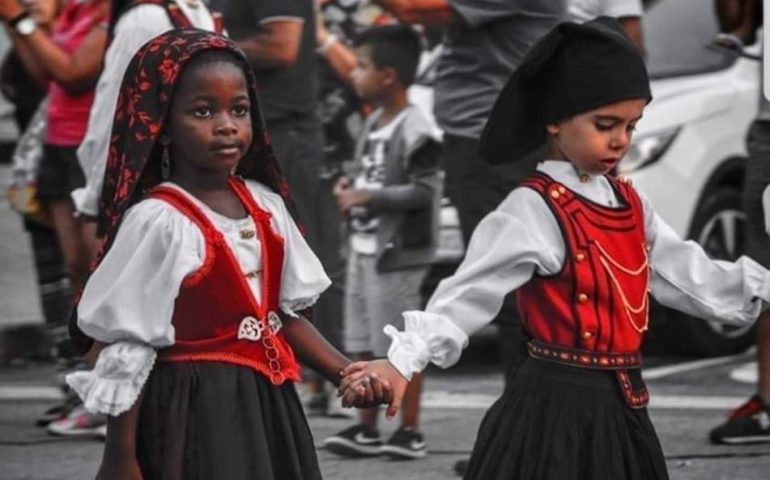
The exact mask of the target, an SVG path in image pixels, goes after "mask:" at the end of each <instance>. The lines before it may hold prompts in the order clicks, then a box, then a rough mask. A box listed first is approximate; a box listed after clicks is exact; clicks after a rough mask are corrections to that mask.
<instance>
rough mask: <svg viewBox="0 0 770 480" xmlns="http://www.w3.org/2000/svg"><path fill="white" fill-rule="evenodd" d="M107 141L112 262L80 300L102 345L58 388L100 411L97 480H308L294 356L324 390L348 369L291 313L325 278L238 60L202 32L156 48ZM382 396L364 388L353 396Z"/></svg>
mask: <svg viewBox="0 0 770 480" xmlns="http://www.w3.org/2000/svg"><path fill="white" fill-rule="evenodd" d="M137 86H139V87H140V88H137ZM112 132H113V134H112V135H111V138H112V141H111V144H110V150H109V152H110V155H109V158H108V160H107V170H106V173H107V174H106V177H105V185H104V189H103V196H104V197H105V198H107V199H110V201H109V202H106V203H105V205H107V206H106V208H104V209H103V210H102V211H101V212H100V213H101V215H102V216H103V217H104V220H105V222H106V225H107V232H106V235H107V236H106V243H105V245H106V252H105V254H104V256H103V257H102V258H101V260H100V263H99V264H98V266H97V268H96V269H95V270H94V272H93V274H92V276H91V277H90V279H89V281H88V284H87V286H86V289H85V290H84V292H83V296H82V298H81V300H80V302H79V304H78V306H77V316H78V326H79V328H81V329H82V330H83V332H84V333H85V334H86V335H88V336H90V337H91V338H93V339H94V340H95V341H96V342H97V346H98V347H99V348H101V347H104V348H103V349H101V350H100V353H99V356H98V360H97V362H96V366H95V368H94V369H93V370H92V371H90V372H78V373H75V374H72V375H70V376H69V377H68V381H69V382H70V384H71V385H72V387H73V388H74V389H75V390H76V391H77V392H78V393H79V394H80V395H81V398H83V399H84V403H85V405H86V406H87V407H88V408H90V409H92V410H97V411H100V412H102V413H105V414H108V415H110V417H109V423H108V428H107V440H106V444H105V449H104V454H103V456H102V463H101V467H100V470H99V474H98V476H97V478H100V479H105V480H106V479H109V480H113V479H123V478H132V479H134V478H148V479H156V478H165V479H178V480H182V479H190V478H212V479H213V478H217V479H219V478H222V479H228V480H229V479H232V480H246V479H253V478H260V479H264V480H270V479H275V480H291V479H295V480H309V479H320V478H321V474H320V471H319V468H318V460H317V458H316V452H315V447H314V444H313V439H312V435H311V432H310V429H309V427H308V424H307V421H306V419H305V417H304V415H303V412H302V407H301V405H300V402H299V399H298V397H297V394H296V391H295V389H294V386H293V384H292V382H294V381H297V380H298V379H299V373H300V372H299V366H298V364H297V362H296V359H295V356H294V351H296V352H297V354H298V355H299V356H300V357H301V358H302V359H303V360H305V361H306V362H308V364H310V365H312V366H313V367H315V368H317V369H319V370H320V371H322V372H323V374H324V375H325V376H326V377H327V378H329V379H330V380H332V381H334V382H335V383H337V382H338V381H339V378H340V377H339V372H340V370H341V369H342V368H343V367H344V366H346V365H347V364H349V363H350V362H349V360H347V359H346V358H345V357H343V356H342V355H341V354H340V353H339V352H338V351H336V350H335V349H334V348H333V347H331V346H330V345H329V344H328V343H327V342H326V341H324V339H323V337H321V336H320V335H319V334H318V332H317V331H316V330H315V329H314V328H313V326H312V324H310V323H309V322H308V321H307V320H306V319H305V318H304V317H302V316H300V315H299V314H298V313H296V312H298V311H299V310H301V309H304V308H307V307H308V306H310V305H312V304H313V302H315V300H316V299H317V298H318V297H319V295H320V294H321V292H322V291H323V290H324V289H325V288H326V287H328V285H329V283H330V282H329V279H328V278H327V276H326V274H325V273H324V271H323V269H322V267H321V264H320V262H319V261H318V259H317V258H316V257H315V256H314V255H313V252H312V251H311V250H310V248H309V247H308V245H307V243H306V242H305V240H304V239H303V237H302V235H301V234H300V232H299V229H298V227H297V225H296V224H295V223H294V220H293V218H292V216H291V214H290V213H289V212H290V207H291V200H290V198H289V189H288V186H287V185H286V181H285V179H284V178H283V176H282V174H281V171H280V168H279V167H278V165H277V162H276V157H275V154H274V152H273V150H272V147H271V146H270V143H269V136H268V133H267V131H266V130H265V127H264V124H263V120H262V112H261V108H260V104H259V101H258V96H257V84H256V80H255V76H254V73H253V71H252V70H251V68H250V67H249V64H248V62H247V59H246V57H245V56H244V54H243V52H242V51H241V50H240V49H238V47H237V46H236V45H235V44H234V43H233V42H231V41H229V40H227V39H226V38H225V37H222V36H220V35H217V34H214V33H210V32H205V31H202V30H192V29H188V30H171V31H169V32H166V33H164V34H162V35H160V36H159V37H156V38H155V39H154V40H152V41H151V42H150V43H148V44H146V45H145V46H144V47H142V49H140V50H139V51H138V52H137V53H136V55H135V56H134V58H133V60H132V61H131V63H130V64H129V66H128V69H127V70H126V74H125V76H124V80H123V83H122V86H121V95H120V100H119V102H118V105H117V107H116V112H115V119H114V122H113V131H112ZM386 397H387V389H386V390H385V391H383V389H382V385H381V384H380V383H379V382H377V381H376V380H375V381H374V383H369V385H368V386H367V387H366V388H365V389H363V390H362V391H361V396H360V398H359V399H358V400H359V402H360V403H361V404H362V405H363V404H366V403H367V402H368V403H371V402H374V401H378V400H381V399H383V398H386ZM140 411H141V415H140Z"/></svg>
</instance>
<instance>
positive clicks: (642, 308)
mask: <svg viewBox="0 0 770 480" xmlns="http://www.w3.org/2000/svg"><path fill="white" fill-rule="evenodd" d="M594 244H595V245H596V247H597V248H598V249H599V252H600V255H599V261H600V262H601V264H602V266H604V269H605V270H606V271H607V274H608V275H609V276H610V280H611V281H612V283H613V285H615V289H616V290H617V291H618V295H620V300H621V301H622V302H623V308H624V310H625V312H626V318H627V319H628V322H629V323H630V324H631V326H632V327H634V330H636V331H637V332H638V333H642V332H644V331H645V330H647V329H648V327H649V324H650V314H649V311H647V306H648V298H647V296H648V295H647V291H648V290H649V287H650V276H649V274H648V275H647V277H646V278H645V281H644V295H643V296H642V303H641V305H639V306H638V307H634V306H632V305H631V303H630V302H629V301H628V298H627V297H626V292H625V291H624V290H623V287H622V286H621V285H620V282H619V281H618V279H617V277H615V273H614V272H613V271H612V269H611V268H610V265H609V264H608V263H607V261H608V260H609V262H610V263H612V265H614V266H615V267H616V268H617V269H618V270H620V271H622V272H624V273H626V274H628V275H631V276H635V277H636V276H639V275H640V274H642V273H643V272H644V271H645V269H647V267H648V265H649V263H650V261H649V257H648V256H647V249H646V248H645V245H644V244H642V252H643V253H644V262H643V263H642V265H641V266H640V267H639V268H637V269H630V268H626V267H624V266H623V265H621V264H620V263H619V262H618V261H617V260H615V259H614V258H612V256H611V255H610V254H609V253H607V251H606V250H605V249H604V248H602V246H601V244H600V243H599V242H598V241H597V240H594ZM642 312H644V325H642V326H641V327H640V326H638V325H637V324H636V321H634V316H633V315H638V314H640V313H642Z"/></svg>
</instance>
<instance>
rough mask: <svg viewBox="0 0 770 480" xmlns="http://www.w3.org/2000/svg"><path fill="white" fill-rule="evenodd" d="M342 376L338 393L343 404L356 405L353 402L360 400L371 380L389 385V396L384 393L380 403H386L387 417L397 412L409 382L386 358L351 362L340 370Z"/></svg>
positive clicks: (391, 416)
mask: <svg viewBox="0 0 770 480" xmlns="http://www.w3.org/2000/svg"><path fill="white" fill-rule="evenodd" d="M342 376H343V378H342V382H341V383H340V387H339V389H338V395H340V396H341V397H342V405H343V406H348V407H349V406H351V405H356V403H355V402H356V401H357V400H360V397H361V396H362V392H366V391H367V390H368V386H369V385H371V384H372V382H373V381H380V382H381V383H382V385H383V386H389V387H390V389H391V390H392V396H391V398H387V396H386V395H383V397H382V403H387V404H388V410H387V417H388V418H393V417H394V416H395V415H396V414H397V413H398V410H399V409H400V408H401V402H402V400H403V398H404V392H406V387H407V385H408V384H409V382H408V381H407V379H406V378H404V377H403V376H402V375H401V373H399V372H398V370H396V369H395V368H394V367H393V365H391V363H390V362H389V361H388V360H386V359H382V360H373V361H370V362H356V363H351V364H350V365H348V366H347V367H345V369H343V370H342ZM356 406H357V405H356Z"/></svg>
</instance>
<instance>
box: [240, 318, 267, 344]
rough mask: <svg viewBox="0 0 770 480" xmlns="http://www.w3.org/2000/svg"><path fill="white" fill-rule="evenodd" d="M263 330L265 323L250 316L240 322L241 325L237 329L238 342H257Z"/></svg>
mask: <svg viewBox="0 0 770 480" xmlns="http://www.w3.org/2000/svg"><path fill="white" fill-rule="evenodd" d="M264 330H265V323H264V322H263V321H261V320H257V319H256V318H254V317H251V316H249V317H245V318H244V319H243V320H241V324H240V326H239V327H238V340H241V339H245V340H251V341H253V342H257V341H259V339H261V338H262V332H263V331H264Z"/></svg>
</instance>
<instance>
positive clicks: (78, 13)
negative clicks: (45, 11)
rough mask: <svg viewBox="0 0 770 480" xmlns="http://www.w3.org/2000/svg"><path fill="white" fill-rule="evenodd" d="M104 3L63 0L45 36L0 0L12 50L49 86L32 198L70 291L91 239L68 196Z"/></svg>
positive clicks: (76, 285)
mask: <svg viewBox="0 0 770 480" xmlns="http://www.w3.org/2000/svg"><path fill="white" fill-rule="evenodd" d="M108 15H109V2H108V1H106V0H84V1H75V0H70V1H68V2H67V3H66V4H65V5H64V7H63V10H62V12H61V15H60V16H59V18H58V19H57V21H56V24H55V26H54V28H53V30H52V31H51V33H50V35H49V34H46V32H45V31H43V30H42V29H40V28H38V26H37V22H36V21H35V19H34V17H33V16H32V15H31V14H30V13H29V12H28V11H27V10H26V9H25V6H24V5H23V4H22V3H20V2H19V0H0V18H2V19H3V20H5V21H6V23H7V25H8V27H9V31H10V32H11V38H12V40H13V44H14V48H15V49H16V51H17V52H18V54H19V57H20V58H21V60H22V62H23V64H24V66H25V67H26V68H27V70H28V71H29V73H30V74H31V75H32V76H33V77H35V78H37V79H39V80H41V81H45V82H46V83H47V85H48V112H47V115H48V118H47V121H48V126H47V131H46V139H45V147H44V154H43V158H42V161H41V163H40V167H39V172H38V183H37V197H38V199H39V200H40V201H41V202H43V204H44V205H45V207H46V209H47V210H48V212H49V214H50V216H51V220H52V223H53V226H54V229H55V230H56V234H57V237H58V240H59V244H60V246H61V248H62V252H63V254H64V262H65V268H66V270H67V274H68V275H69V278H70V281H71V282H72V286H73V289H74V290H75V291H79V289H80V288H81V287H82V285H83V282H84V280H85V277H86V275H87V273H88V267H89V264H90V261H91V256H90V251H91V249H90V245H91V242H92V241H93V239H92V237H91V236H90V235H88V232H87V231H86V228H85V226H84V225H83V223H82V222H81V221H80V220H79V219H77V218H76V217H75V215H74V213H75V210H74V207H73V204H72V201H71V200H70V198H69V193H70V191H71V190H73V189H74V188H76V187H79V186H82V184H83V183H84V177H83V172H82V170H81V169H80V166H79V164H78V162H77V157H76V154H75V151H76V149H77V147H78V145H80V142H81V141H82V140H83V136H84V135H85V129H86V124H87V122H88V111H89V109H90V108H91V104H92V102H93V99H94V85H95V83H96V79H97V78H98V77H99V72H100V71H101V66H102V60H103V57H104V50H105V47H106V43H107V19H108Z"/></svg>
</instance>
